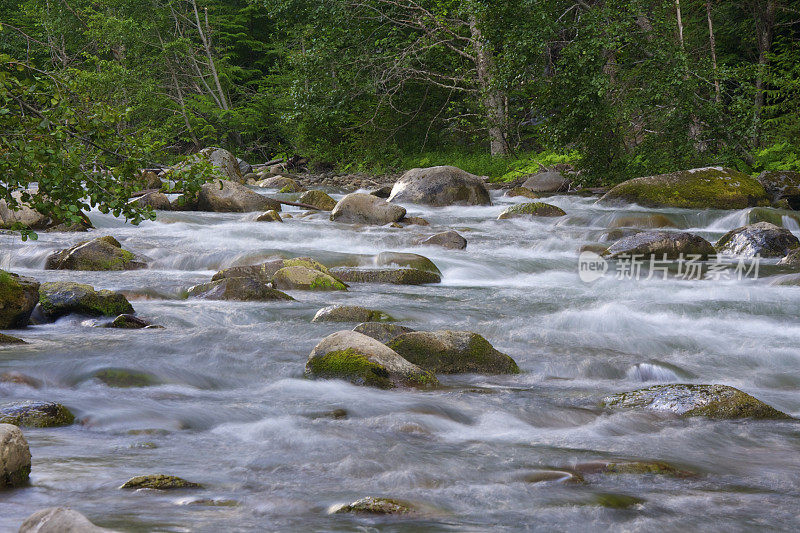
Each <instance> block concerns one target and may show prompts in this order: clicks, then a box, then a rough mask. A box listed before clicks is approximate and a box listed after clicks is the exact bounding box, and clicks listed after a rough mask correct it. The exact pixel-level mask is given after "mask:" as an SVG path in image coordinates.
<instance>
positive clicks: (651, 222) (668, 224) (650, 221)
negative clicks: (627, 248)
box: [608, 214, 678, 229]
mask: <svg viewBox="0 0 800 533" xmlns="http://www.w3.org/2000/svg"><path fill="white" fill-rule="evenodd" d="M677 227H678V226H677V225H676V224H675V223H674V222H673V221H672V220H670V218H669V217H667V216H666V215H661V214H653V215H630V216H623V217H619V218H615V219H614V221H613V222H612V223H611V224H609V226H608V228H609V229H615V228H639V229H658V228H677Z"/></svg>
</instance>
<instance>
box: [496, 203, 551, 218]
mask: <svg viewBox="0 0 800 533" xmlns="http://www.w3.org/2000/svg"><path fill="white" fill-rule="evenodd" d="M564 215H566V213H565V212H564V210H563V209H561V208H560V207H556V206H554V205H550V204H546V203H544V202H531V203H527V204H517V205H512V206H511V207H509V208H507V209H506V210H505V211H503V212H502V213H500V215H499V216H498V217H497V220H505V219H508V218H515V217H522V216H535V217H563V216H564Z"/></svg>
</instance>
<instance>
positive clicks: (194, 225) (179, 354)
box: [0, 196, 800, 532]
mask: <svg viewBox="0 0 800 533" xmlns="http://www.w3.org/2000/svg"><path fill="white" fill-rule="evenodd" d="M494 200H495V205H494V206H491V207H467V208H465V207H450V208H425V207H421V206H407V207H408V209H409V212H410V214H413V215H419V216H423V217H425V218H426V219H428V220H429V221H430V222H431V227H430V228H421V227H419V226H410V227H407V228H404V229H392V228H384V227H352V226H347V225H342V224H336V223H332V222H330V221H328V220H327V219H326V217H324V216H322V215H314V216H311V217H306V218H293V219H288V220H286V222H285V223H284V224H277V223H258V222H248V221H247V218H248V217H247V216H246V215H240V214H215V213H159V216H158V220H157V221H155V222H145V223H143V224H141V226H139V227H132V226H129V225H125V224H123V223H122V222H121V221H118V220H115V219H113V218H111V217H108V216H104V215H101V214H99V213H94V214H93V215H92V217H91V218H92V220H93V222H94V223H95V225H96V226H97V227H98V230H97V232H96V234H113V235H114V236H115V237H117V238H118V239H119V241H120V242H121V243H122V244H123V246H124V247H125V248H127V249H130V250H133V251H136V252H138V253H141V254H144V255H146V256H148V257H149V258H151V259H152V261H151V263H150V264H151V267H150V269H148V270H144V271H134V272H124V273H119V272H69V271H58V272H54V271H44V270H42V268H43V265H44V260H45V257H46V256H47V255H48V254H49V253H51V252H52V251H54V250H56V249H61V248H64V247H66V246H68V245H71V244H73V243H74V242H77V241H79V240H81V239H85V235H81V234H56V233H43V234H41V235H40V237H39V240H38V241H37V242H29V243H23V242H21V241H20V240H19V239H18V237H14V236H2V237H0V246H2V250H3V252H4V257H3V259H4V264H3V265H2V268H5V269H9V270H12V271H14V272H17V273H20V274H25V275H30V276H33V277H36V278H37V279H39V280H40V281H53V280H75V281H81V282H87V283H90V284H92V285H94V286H95V287H97V288H108V289H116V290H122V291H125V292H126V294H128V295H129V298H130V299H131V301H132V303H133V304H134V306H135V307H136V310H137V312H138V314H139V315H141V316H144V317H147V318H150V319H152V320H153V321H154V322H155V323H158V324H162V325H164V326H165V327H166V329H163V330H114V329H102V328H93V327H90V326H89V324H87V323H86V322H85V321H83V320H81V319H77V318H74V317H67V318H64V319H61V320H60V321H58V322H57V323H55V324H49V325H43V326H35V327H30V328H28V329H27V330H24V331H20V332H19V333H17V334H19V335H20V336H22V337H23V338H25V339H26V340H27V341H29V343H30V344H28V345H24V346H22V347H5V348H2V349H1V350H0V372H2V371H9V370H14V371H19V372H22V373H24V374H27V375H30V376H33V377H35V378H37V379H39V380H41V381H42V382H43V383H44V386H42V387H41V388H39V389H33V388H30V387H26V386H23V385H15V384H0V401H6V400H12V399H39V400H49V401H57V402H61V403H64V404H65V405H67V406H68V407H69V408H70V409H71V410H72V411H73V412H74V413H75V414H76V416H77V417H78V419H79V420H80V423H79V424H75V425H73V426H70V427H62V428H52V429H25V430H24V431H25V435H26V437H27V439H28V441H29V443H30V447H31V453H32V454H33V472H32V474H31V484H30V486H28V487H25V488H20V489H15V490H13V491H6V492H2V493H0V508H2V510H1V511H0V530H2V531H16V528H18V527H19V524H20V523H21V522H22V520H23V519H24V518H25V517H27V516H28V515H30V514H31V513H32V512H34V511H35V510H38V509H41V508H45V507H49V506H54V505H67V506H71V507H73V508H75V509H77V510H79V511H81V512H83V513H84V514H86V515H87V516H88V517H89V518H91V519H92V520H93V521H94V522H95V523H98V524H101V525H104V526H107V527H116V528H119V529H122V530H125V531H209V532H211V531H331V530H332V531H353V530H359V531H367V530H369V529H370V528H372V527H374V528H375V529H376V530H382V531H488V530H492V531H517V530H530V529H556V530H587V529H588V530H596V529H606V528H614V529H621V528H624V529H628V530H654V529H659V530H662V531H675V530H687V529H690V528H702V529H718V530H726V531H743V530H752V529H756V528H762V527H768V528H773V529H784V530H792V529H794V530H797V528H798V527H800V518H799V517H798V509H800V460H798V459H799V458H800V426H799V425H797V424H795V423H793V422H784V421H752V420H746V421H712V420H707V419H677V418H674V417H669V416H664V415H657V414H653V413H646V412H633V411H623V412H609V411H605V410H602V409H600V408H598V407H597V405H598V401H599V400H600V399H601V398H602V397H603V395H605V394H607V393H612V392H617V391H622V390H630V389H633V388H639V387H642V386H647V385H648V384H655V383H658V382H675V381H681V382H696V383H723V384H728V385H732V386H735V387H738V388H741V389H743V390H744V391H746V392H748V393H750V394H753V395H754V396H756V397H758V398H759V399H761V400H764V401H766V402H767V403H769V404H771V405H773V406H774V407H776V408H778V409H780V410H783V411H785V412H787V413H790V414H793V415H795V416H798V415H800V394H798V389H800V322H798V319H797V317H798V315H800V287H788V286H772V285H770V280H769V279H763V278H762V279H758V280H753V279H744V280H719V281H715V280H701V281H682V280H676V279H669V280H666V281H664V280H649V281H645V280H642V281H633V280H617V279H616V278H615V277H614V276H612V275H607V276H605V277H604V278H602V279H600V280H598V281H595V282H594V283H583V282H581V281H580V279H579V277H578V273H577V272H578V270H577V250H578V248H579V247H580V246H581V245H583V244H587V243H592V242H597V241H598V240H599V239H600V238H601V236H602V235H603V234H604V233H606V232H607V229H606V228H607V227H608V226H609V224H610V223H611V222H613V220H614V219H615V218H617V217H620V216H623V215H625V216H628V215H631V214H638V213H652V212H656V210H643V209H641V208H634V207H631V208H629V209H611V208H605V207H603V208H601V207H598V206H595V205H594V200H593V199H590V198H577V197H554V198H551V199H550V200H548V201H549V202H551V203H553V204H555V205H558V206H560V207H562V208H563V209H564V210H565V211H566V212H567V213H568V216H566V217H562V218H561V219H539V220H523V219H514V220H507V221H497V220H495V219H496V217H497V214H498V213H499V212H500V211H501V210H502V209H503V208H504V207H505V206H506V204H508V203H510V202H512V201H513V200H509V199H507V198H502V197H499V196H496V197H495V198H494ZM289 212H292V211H291V210H290V211H289ZM657 212H660V213H663V214H666V215H668V216H670V217H671V218H672V219H673V220H674V221H675V222H677V223H678V224H679V226H681V227H682V228H684V229H688V230H691V231H693V232H696V233H698V234H700V235H702V236H704V237H706V238H708V239H716V238H718V237H719V236H720V235H722V233H723V232H724V231H726V230H729V229H732V228H735V227H737V226H740V225H742V224H743V223H744V222H745V219H746V212H744V211H737V212H724V211H706V212H697V211H688V210H657ZM295 214H297V213H295ZM450 228H452V229H456V230H458V231H459V232H461V233H462V234H463V235H464V236H465V237H466V238H467V239H468V241H469V245H468V248H467V249H466V250H464V251H454V250H445V249H440V248H435V247H418V246H414V245H413V243H414V242H415V241H416V240H417V239H418V238H419V237H420V236H421V235H423V234H431V233H434V232H435V231H442V230H445V229H450ZM795 229H796V228H795ZM387 250H393V251H410V252H416V253H421V254H424V255H426V256H427V257H429V258H431V259H432V260H433V261H434V262H435V263H436V264H437V265H438V266H439V268H440V269H441V270H442V272H443V282H442V283H441V284H440V285H431V286H422V287H398V286H389V285H358V284H356V285H354V286H353V287H351V290H350V291H349V292H346V293H345V292H342V293H338V292H337V293H313V292H294V293H292V294H293V296H295V297H296V298H297V301H295V302H266V303H236V302H214V301H204V300H185V299H182V298H181V292H182V291H183V290H184V289H185V288H187V287H188V286H190V285H193V284H195V283H198V282H201V281H207V280H208V278H209V277H210V276H211V275H212V273H213V272H215V271H216V270H218V269H220V268H223V267H226V266H230V265H234V264H252V263H256V262H260V261H262V260H265V259H267V258H270V257H274V256H278V255H280V256H284V257H291V256H300V255H304V256H308V255H310V256H313V257H316V258H318V259H319V260H320V261H322V262H323V263H325V264H327V265H329V266H335V265H343V264H351V263H354V262H358V261H362V262H363V261H364V260H365V259H364V256H369V255H374V254H376V253H378V252H381V251H387ZM333 303H347V304H358V305H364V306H367V307H374V308H378V309H381V310H384V311H386V312H388V313H389V314H391V315H393V316H394V317H397V318H399V319H401V320H402V323H403V324H405V325H408V326H410V327H412V328H415V329H431V330H432V329H468V330H472V331H476V332H478V333H481V334H482V335H484V336H485V337H486V338H487V339H489V340H490V342H492V343H493V344H494V345H495V347H497V348H498V349H500V350H501V351H503V352H505V353H508V354H509V355H511V356H512V357H513V358H514V359H515V360H516V361H517V362H518V364H519V366H520V368H521V369H522V370H523V373H522V374H520V375H516V376H477V375H456V376H440V379H441V381H442V383H443V386H442V387H441V388H440V389H438V390H433V391H415V390H398V391H381V390H373V389H369V388H361V387H356V386H353V385H350V384H348V383H344V382H339V381H309V380H306V379H304V378H303V368H304V365H305V361H306V358H307V356H308V353H309V352H310V350H311V349H312V347H313V346H314V345H315V344H316V343H317V342H319V340H320V339H322V338H323V337H324V336H326V335H328V334H329V333H332V332H334V331H336V330H338V329H344V328H345V327H347V325H342V324H338V325H337V324H332V323H320V324H316V323H311V322H310V320H311V318H312V317H313V315H314V313H315V312H316V311H317V310H318V309H319V308H321V307H323V306H325V305H329V304H333ZM349 327H352V325H350V326H349ZM109 367H113V368H128V369H134V370H138V371H144V372H147V373H150V374H152V375H153V376H156V377H157V378H158V380H159V381H160V382H161V384H159V385H156V386H150V387H143V388H128V389H120V388H110V387H107V386H105V385H103V384H101V383H100V382H98V381H96V380H93V379H91V378H90V377H89V376H91V374H92V373H93V372H94V371H96V370H98V369H102V368H109ZM334 409H345V410H346V411H347V413H348V417H347V418H345V419H336V418H333V417H330V416H326V413H328V412H330V411H331V410H334ZM143 430H147V431H143ZM602 459H606V460H607V459H646V460H660V461H668V462H670V463H672V464H673V465H675V466H678V467H680V468H682V469H685V470H690V471H693V472H697V473H698V474H700V475H699V476H697V477H692V478H688V479H678V478H672V477H667V476H650V475H645V476H643V475H598V476H589V478H588V483H586V484H582V485H574V484H564V483H559V482H557V481H550V482H540V483H531V482H526V481H525V480H524V478H525V476H526V475H527V474H530V473H532V472H535V471H536V470H541V469H551V468H557V467H569V466H570V465H573V464H575V463H578V462H585V461H593V460H602ZM147 473H166V474H174V475H179V476H181V477H184V478H186V479H189V480H191V481H196V482H199V483H202V484H203V485H204V486H205V488H204V489H203V490H199V491H183V492H179V493H175V492H173V493H170V492H165V493H158V492H152V491H139V492H130V491H122V490H118V487H119V485H120V484H122V483H123V482H124V481H126V480H127V479H128V478H130V477H132V476H134V475H139V474H147ZM602 493H614V494H624V495H632V496H637V497H640V498H643V499H644V500H645V502H644V503H643V504H641V505H637V506H634V507H631V508H628V509H613V508H607V507H602V506H598V505H594V504H593V502H595V501H596V498H597V495H598V494H602ZM367 495H374V496H390V497H395V498H400V499H405V500H409V501H412V502H417V503H419V504H422V505H425V506H427V508H428V509H429V511H428V512H427V513H425V514H424V515H423V517H422V518H383V519H381V518H378V519H375V518H364V517H353V516H346V515H328V514H327V509H328V508H329V507H330V506H331V505H334V504H337V503H344V502H349V501H353V500H355V499H358V498H360V497H363V496H367ZM198 499H212V500H218V502H217V503H227V502H228V501H233V502H237V503H238V505H217V506H212V505H199V504H197V502H194V504H193V500H198Z"/></svg>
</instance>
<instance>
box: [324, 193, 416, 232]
mask: <svg viewBox="0 0 800 533" xmlns="http://www.w3.org/2000/svg"><path fill="white" fill-rule="evenodd" d="M404 216H406V210H405V208H404V207H401V206H399V205H394V204H390V203H389V202H387V201H386V200H382V199H381V198H378V197H377V196H372V195H371V194H364V193H351V194H348V195H347V196H345V197H344V198H342V199H341V200H339V201H338V202H337V203H336V206H335V207H334V208H333V211H331V220H334V221H336V222H346V223H348V224H374V225H378V226H383V225H384V224H391V223H392V222H397V221H398V220H400V219H401V218H403V217H404Z"/></svg>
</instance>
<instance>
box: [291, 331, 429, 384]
mask: <svg viewBox="0 0 800 533" xmlns="http://www.w3.org/2000/svg"><path fill="white" fill-rule="evenodd" d="M306 375H307V376H308V377H311V378H322V379H342V380H346V381H350V382H351V383H354V384H356V385H366V386H369V387H377V388H380V389H391V388H394V387H428V386H433V385H436V384H438V380H437V379H436V376H435V375H434V374H433V373H432V372H429V371H427V370H423V369H422V368H420V367H418V366H417V365H414V364H412V363H409V362H408V361H406V360H405V359H403V357H401V356H400V355H399V354H398V353H397V352H395V351H394V350H392V349H390V348H388V347H387V346H386V345H384V344H382V343H380V342H378V341H376V340H375V339H373V338H372V337H368V336H366V335H362V334H361V333H357V332H355V331H337V332H336V333H333V334H331V335H328V336H327V337H325V338H324V339H322V341H320V343H319V344H317V345H316V346H315V347H314V349H313V350H312V351H311V354H310V355H309V356H308V362H307V363H306Z"/></svg>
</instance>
